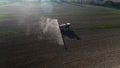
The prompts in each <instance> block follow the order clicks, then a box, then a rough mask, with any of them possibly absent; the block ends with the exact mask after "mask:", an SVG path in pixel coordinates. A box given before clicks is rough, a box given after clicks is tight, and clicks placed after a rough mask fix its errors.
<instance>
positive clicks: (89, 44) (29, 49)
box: [0, 7, 120, 68]
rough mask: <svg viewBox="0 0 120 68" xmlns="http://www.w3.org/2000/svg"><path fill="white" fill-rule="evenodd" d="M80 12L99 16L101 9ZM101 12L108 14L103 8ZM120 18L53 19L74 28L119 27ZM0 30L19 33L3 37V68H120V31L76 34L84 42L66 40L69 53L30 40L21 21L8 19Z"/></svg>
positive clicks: (0, 38)
mask: <svg viewBox="0 0 120 68" xmlns="http://www.w3.org/2000/svg"><path fill="white" fill-rule="evenodd" d="M80 9H81V10H83V11H94V12H95V11H97V9H99V8H94V9H93V8H92V9H91V8H85V7H81V8H80ZM6 10H8V9H6ZM10 10H12V9H10ZM54 10H55V9H54ZM57 11H58V10H57ZM60 11H61V12H62V11H64V10H59V12H60ZM99 11H100V12H101V11H107V10H105V9H102V8H100V9H99V10H98V12H99ZM32 17H34V16H32ZM32 17H28V18H27V19H26V20H27V21H26V20H25V21H26V22H29V23H28V24H30V25H33V24H34V23H33V22H31V21H28V20H29V18H30V20H32V19H36V18H32ZM35 17H36V16H35ZM119 17H120V15H112V14H103V15H90V16H89V15H86V16H85V15H84V16H52V17H51V18H57V19H58V21H59V22H60V23H64V22H71V23H72V24H73V25H72V27H73V28H74V27H82V26H93V25H110V24H119V22H120V20H119ZM37 19H38V18H37ZM32 21H36V20H32ZM36 28H37V27H36ZM0 30H4V31H5V30H12V31H15V30H16V31H18V32H17V33H15V34H13V33H11V34H4V35H0V68H119V65H120V46H119V45H120V29H96V30H73V31H74V32H75V33H76V34H77V35H78V36H79V37H80V40H76V39H71V38H69V37H67V36H65V43H66V46H67V48H68V50H65V49H64V47H63V46H59V45H57V44H56V43H53V42H52V40H51V41H50V40H46V39H44V40H40V39H38V38H37V34H31V35H28V36H27V35H26V34H25V31H24V30H25V25H24V26H23V27H22V26H20V27H18V19H17V18H16V17H14V16H13V17H12V16H10V17H9V16H8V18H6V19H5V20H3V21H2V22H0Z"/></svg>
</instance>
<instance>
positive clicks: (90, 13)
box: [40, 10, 120, 16]
mask: <svg viewBox="0 0 120 68" xmlns="http://www.w3.org/2000/svg"><path fill="white" fill-rule="evenodd" d="M94 14H117V15H120V11H118V10H117V11H116V10H115V11H109V12H68V13H43V14H40V16H80V15H94Z"/></svg>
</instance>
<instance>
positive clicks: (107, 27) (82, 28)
mask: <svg viewBox="0 0 120 68" xmlns="http://www.w3.org/2000/svg"><path fill="white" fill-rule="evenodd" d="M113 28H120V25H101V26H88V27H77V28H73V29H75V30H96V29H113Z"/></svg>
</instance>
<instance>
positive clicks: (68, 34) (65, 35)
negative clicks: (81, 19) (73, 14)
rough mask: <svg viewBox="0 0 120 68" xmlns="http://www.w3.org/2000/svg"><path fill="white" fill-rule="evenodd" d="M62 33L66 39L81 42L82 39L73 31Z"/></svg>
mask: <svg viewBox="0 0 120 68" xmlns="http://www.w3.org/2000/svg"><path fill="white" fill-rule="evenodd" d="M61 33H62V35H63V36H64V37H68V38H70V39H76V40H80V37H79V36H78V35H77V34H76V33H75V32H74V31H73V30H65V29H62V30H61Z"/></svg>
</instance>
